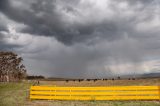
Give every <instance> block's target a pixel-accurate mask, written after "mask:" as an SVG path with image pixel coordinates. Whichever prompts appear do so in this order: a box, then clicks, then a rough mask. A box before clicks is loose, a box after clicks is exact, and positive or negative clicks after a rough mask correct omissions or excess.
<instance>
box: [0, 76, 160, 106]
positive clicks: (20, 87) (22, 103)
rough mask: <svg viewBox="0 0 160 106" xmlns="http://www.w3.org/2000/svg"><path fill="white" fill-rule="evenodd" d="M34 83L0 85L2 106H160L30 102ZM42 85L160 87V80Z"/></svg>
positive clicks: (151, 105)
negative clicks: (30, 93) (31, 87)
mask: <svg viewBox="0 0 160 106" xmlns="http://www.w3.org/2000/svg"><path fill="white" fill-rule="evenodd" d="M32 84H33V83H32V82H19V83H0V106H160V101H49V100H48V101H47V100H32V101H31V100H29V99H28V97H29V96H28V94H27V93H28V90H29V87H30V86H31V85H32ZM40 84H41V85H56V86H119V85H160V78H154V79H138V80H114V81H112V80H108V81H97V82H93V81H89V82H88V81H83V82H74V81H70V82H68V83H67V82H65V81H40Z"/></svg>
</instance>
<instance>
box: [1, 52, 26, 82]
mask: <svg viewBox="0 0 160 106" xmlns="http://www.w3.org/2000/svg"><path fill="white" fill-rule="evenodd" d="M22 61H23V59H22V57H20V56H18V55H17V54H16V53H13V52H0V82H10V81H19V80H22V79H23V78H25V77H26V69H25V66H24V65H23V64H22Z"/></svg>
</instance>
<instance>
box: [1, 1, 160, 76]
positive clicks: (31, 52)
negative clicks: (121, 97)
mask: <svg viewBox="0 0 160 106" xmlns="http://www.w3.org/2000/svg"><path fill="white" fill-rule="evenodd" d="M0 51H13V52H16V53H17V54H19V55H20V56H22V57H23V59H24V61H23V63H24V65H25V66H26V68H27V70H28V71H27V72H28V74H29V75H44V76H47V77H64V78H107V77H111V76H120V75H128V74H132V75H134V74H143V73H150V72H160V71H159V66H160V64H159V63H160V1H159V0H0Z"/></svg>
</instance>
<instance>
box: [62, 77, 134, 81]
mask: <svg viewBox="0 0 160 106" xmlns="http://www.w3.org/2000/svg"><path fill="white" fill-rule="evenodd" d="M100 80H101V81H107V80H113V81H114V80H121V78H120V77H118V78H111V79H67V80H65V81H66V82H69V81H74V82H75V81H78V82H81V81H94V82H96V81H100ZM128 80H135V78H128Z"/></svg>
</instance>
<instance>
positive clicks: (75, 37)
mask: <svg viewBox="0 0 160 106" xmlns="http://www.w3.org/2000/svg"><path fill="white" fill-rule="evenodd" d="M124 1H126V2H128V4H129V6H131V8H132V6H133V7H134V8H135V6H134V5H136V4H137V3H139V2H140V3H141V4H143V5H145V4H147V5H149V4H150V3H151V2H152V1H151V0H150V1H148V0H134V1H130V0H129V1H128V0H120V1H119V0H118V1H113V4H112V5H110V7H111V8H112V9H113V10H114V12H115V13H118V11H119V10H118V8H117V7H116V6H117V5H116V4H118V3H120V2H124ZM14 2H15V3H14ZM16 2H21V3H22V6H28V8H24V9H20V8H21V7H19V5H18V6H17V5H15V4H16ZM79 3H80V1H79V2H77V1H74V2H73V1H63V0H61V1H56V0H35V1H34V2H28V3H26V2H25V1H24V0H22V1H18V0H15V1H11V0H1V1H0V10H1V12H3V13H4V14H5V15H7V16H8V17H9V18H10V19H12V20H14V21H17V22H19V23H23V24H25V25H27V27H26V28H24V29H23V30H22V32H25V33H31V34H36V35H43V36H54V37H56V38H57V39H58V40H59V41H61V42H63V43H65V44H72V43H74V42H85V41H87V40H88V39H91V38H94V37H96V36H98V37H102V38H104V37H105V38H107V39H108V40H112V39H116V38H119V37H120V36H122V35H123V33H124V32H126V31H128V33H130V32H129V31H130V30H131V31H132V30H133V28H132V26H134V25H135V23H134V21H135V20H136V19H137V17H132V18H129V20H124V19H122V18H124V17H118V15H115V17H114V18H112V20H103V21H101V22H94V21H96V18H95V19H92V16H88V17H90V19H89V20H88V21H90V22H86V23H84V24H83V21H84V22H85V19H84V18H83V16H82V15H81V14H83V12H79V10H78V9H79V8H78V9H77V8H76V6H78V5H79ZM59 8H60V9H59ZM84 8H86V7H84ZM142 10H143V8H139V10H138V11H142ZM62 12H65V13H67V14H71V15H73V16H75V17H80V18H81V19H82V20H81V21H80V22H77V21H74V20H71V22H67V21H68V19H67V18H69V17H66V16H65V15H63V13H62ZM91 12H94V11H93V10H91ZM135 12H137V10H135ZM136 14H137V15H140V14H139V13H138V12H137V13H136ZM105 15H107V13H106V14H104V16H105ZM119 15H120V14H119ZM94 17H97V20H99V19H98V17H99V16H97V15H96V13H95V15H94ZM117 18H119V19H118V20H117ZM126 18H127V17H126ZM131 19H133V20H132V23H130V22H131ZM136 21H137V20H136ZM133 23H134V24H133ZM122 24H123V26H122Z"/></svg>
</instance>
